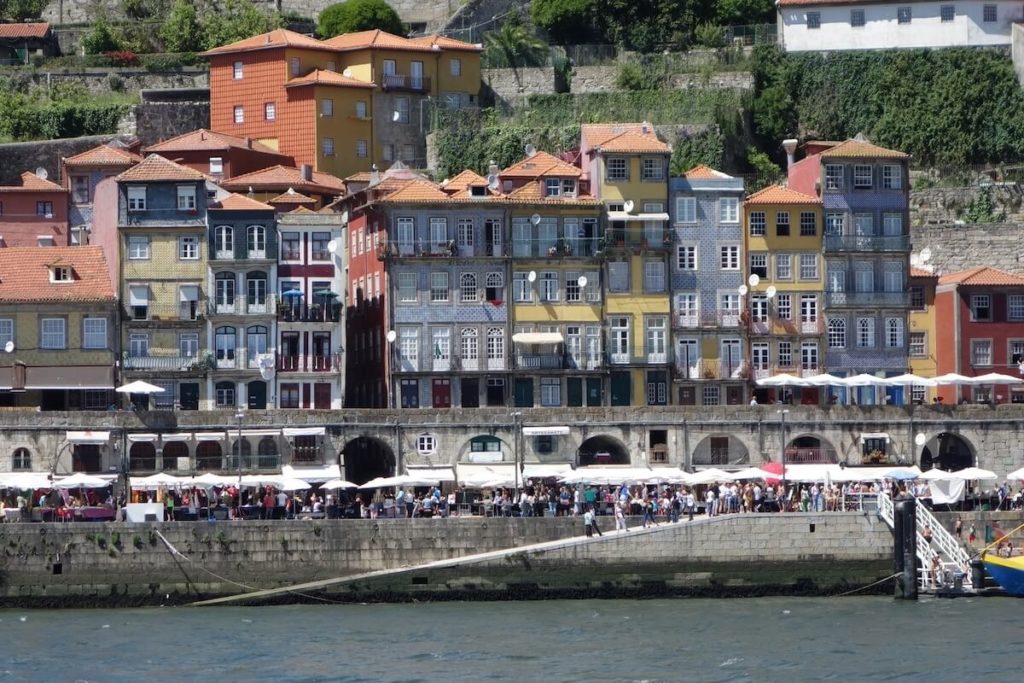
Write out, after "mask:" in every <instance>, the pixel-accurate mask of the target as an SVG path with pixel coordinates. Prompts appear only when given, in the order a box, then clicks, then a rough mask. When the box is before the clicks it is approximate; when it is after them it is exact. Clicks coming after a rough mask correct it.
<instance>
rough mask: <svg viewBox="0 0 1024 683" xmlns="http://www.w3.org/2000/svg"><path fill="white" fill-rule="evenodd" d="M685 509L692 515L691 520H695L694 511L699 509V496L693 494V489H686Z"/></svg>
mask: <svg viewBox="0 0 1024 683" xmlns="http://www.w3.org/2000/svg"><path fill="white" fill-rule="evenodd" d="M684 509H685V510H686V513H687V514H688V515H689V516H690V521H691V522H692V521H693V512H694V510H696V509H697V497H696V496H694V495H693V489H686V501H685V503H684Z"/></svg>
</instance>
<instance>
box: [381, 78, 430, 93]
mask: <svg viewBox="0 0 1024 683" xmlns="http://www.w3.org/2000/svg"><path fill="white" fill-rule="evenodd" d="M380 86H381V88H383V89H384V90H408V91H410V92H427V91H428V90H430V78H429V77H428V76H412V75H409V74H384V75H382V76H381V78H380Z"/></svg>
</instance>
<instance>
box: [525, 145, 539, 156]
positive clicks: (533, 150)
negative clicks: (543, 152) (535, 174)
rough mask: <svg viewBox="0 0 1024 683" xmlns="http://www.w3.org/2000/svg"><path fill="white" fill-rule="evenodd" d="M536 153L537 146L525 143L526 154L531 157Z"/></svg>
mask: <svg viewBox="0 0 1024 683" xmlns="http://www.w3.org/2000/svg"><path fill="white" fill-rule="evenodd" d="M536 153H537V148H536V147H534V146H533V145H527V146H526V156H528V157H532V156H533V155H534V154H536Z"/></svg>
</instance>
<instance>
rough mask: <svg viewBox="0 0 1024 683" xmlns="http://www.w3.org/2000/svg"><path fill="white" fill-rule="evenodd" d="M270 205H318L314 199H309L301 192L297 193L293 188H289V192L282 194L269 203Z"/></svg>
mask: <svg viewBox="0 0 1024 683" xmlns="http://www.w3.org/2000/svg"><path fill="white" fill-rule="evenodd" d="M268 203H269V204H316V200H315V199H313V198H312V197H307V196H306V195H304V194H302V193H301V192H296V191H295V190H293V189H292V188H290V187H289V188H288V191H287V192H282V193H281V194H279V195H277V196H276V197H274V198H273V199H271V200H269V201H268Z"/></svg>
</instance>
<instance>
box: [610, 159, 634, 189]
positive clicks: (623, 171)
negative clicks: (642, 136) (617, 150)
mask: <svg viewBox="0 0 1024 683" xmlns="http://www.w3.org/2000/svg"><path fill="white" fill-rule="evenodd" d="M605 179H606V180H607V181H608V182H612V183H618V182H626V181H628V180H629V159H627V158H626V157H608V159H607V160H605Z"/></svg>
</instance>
